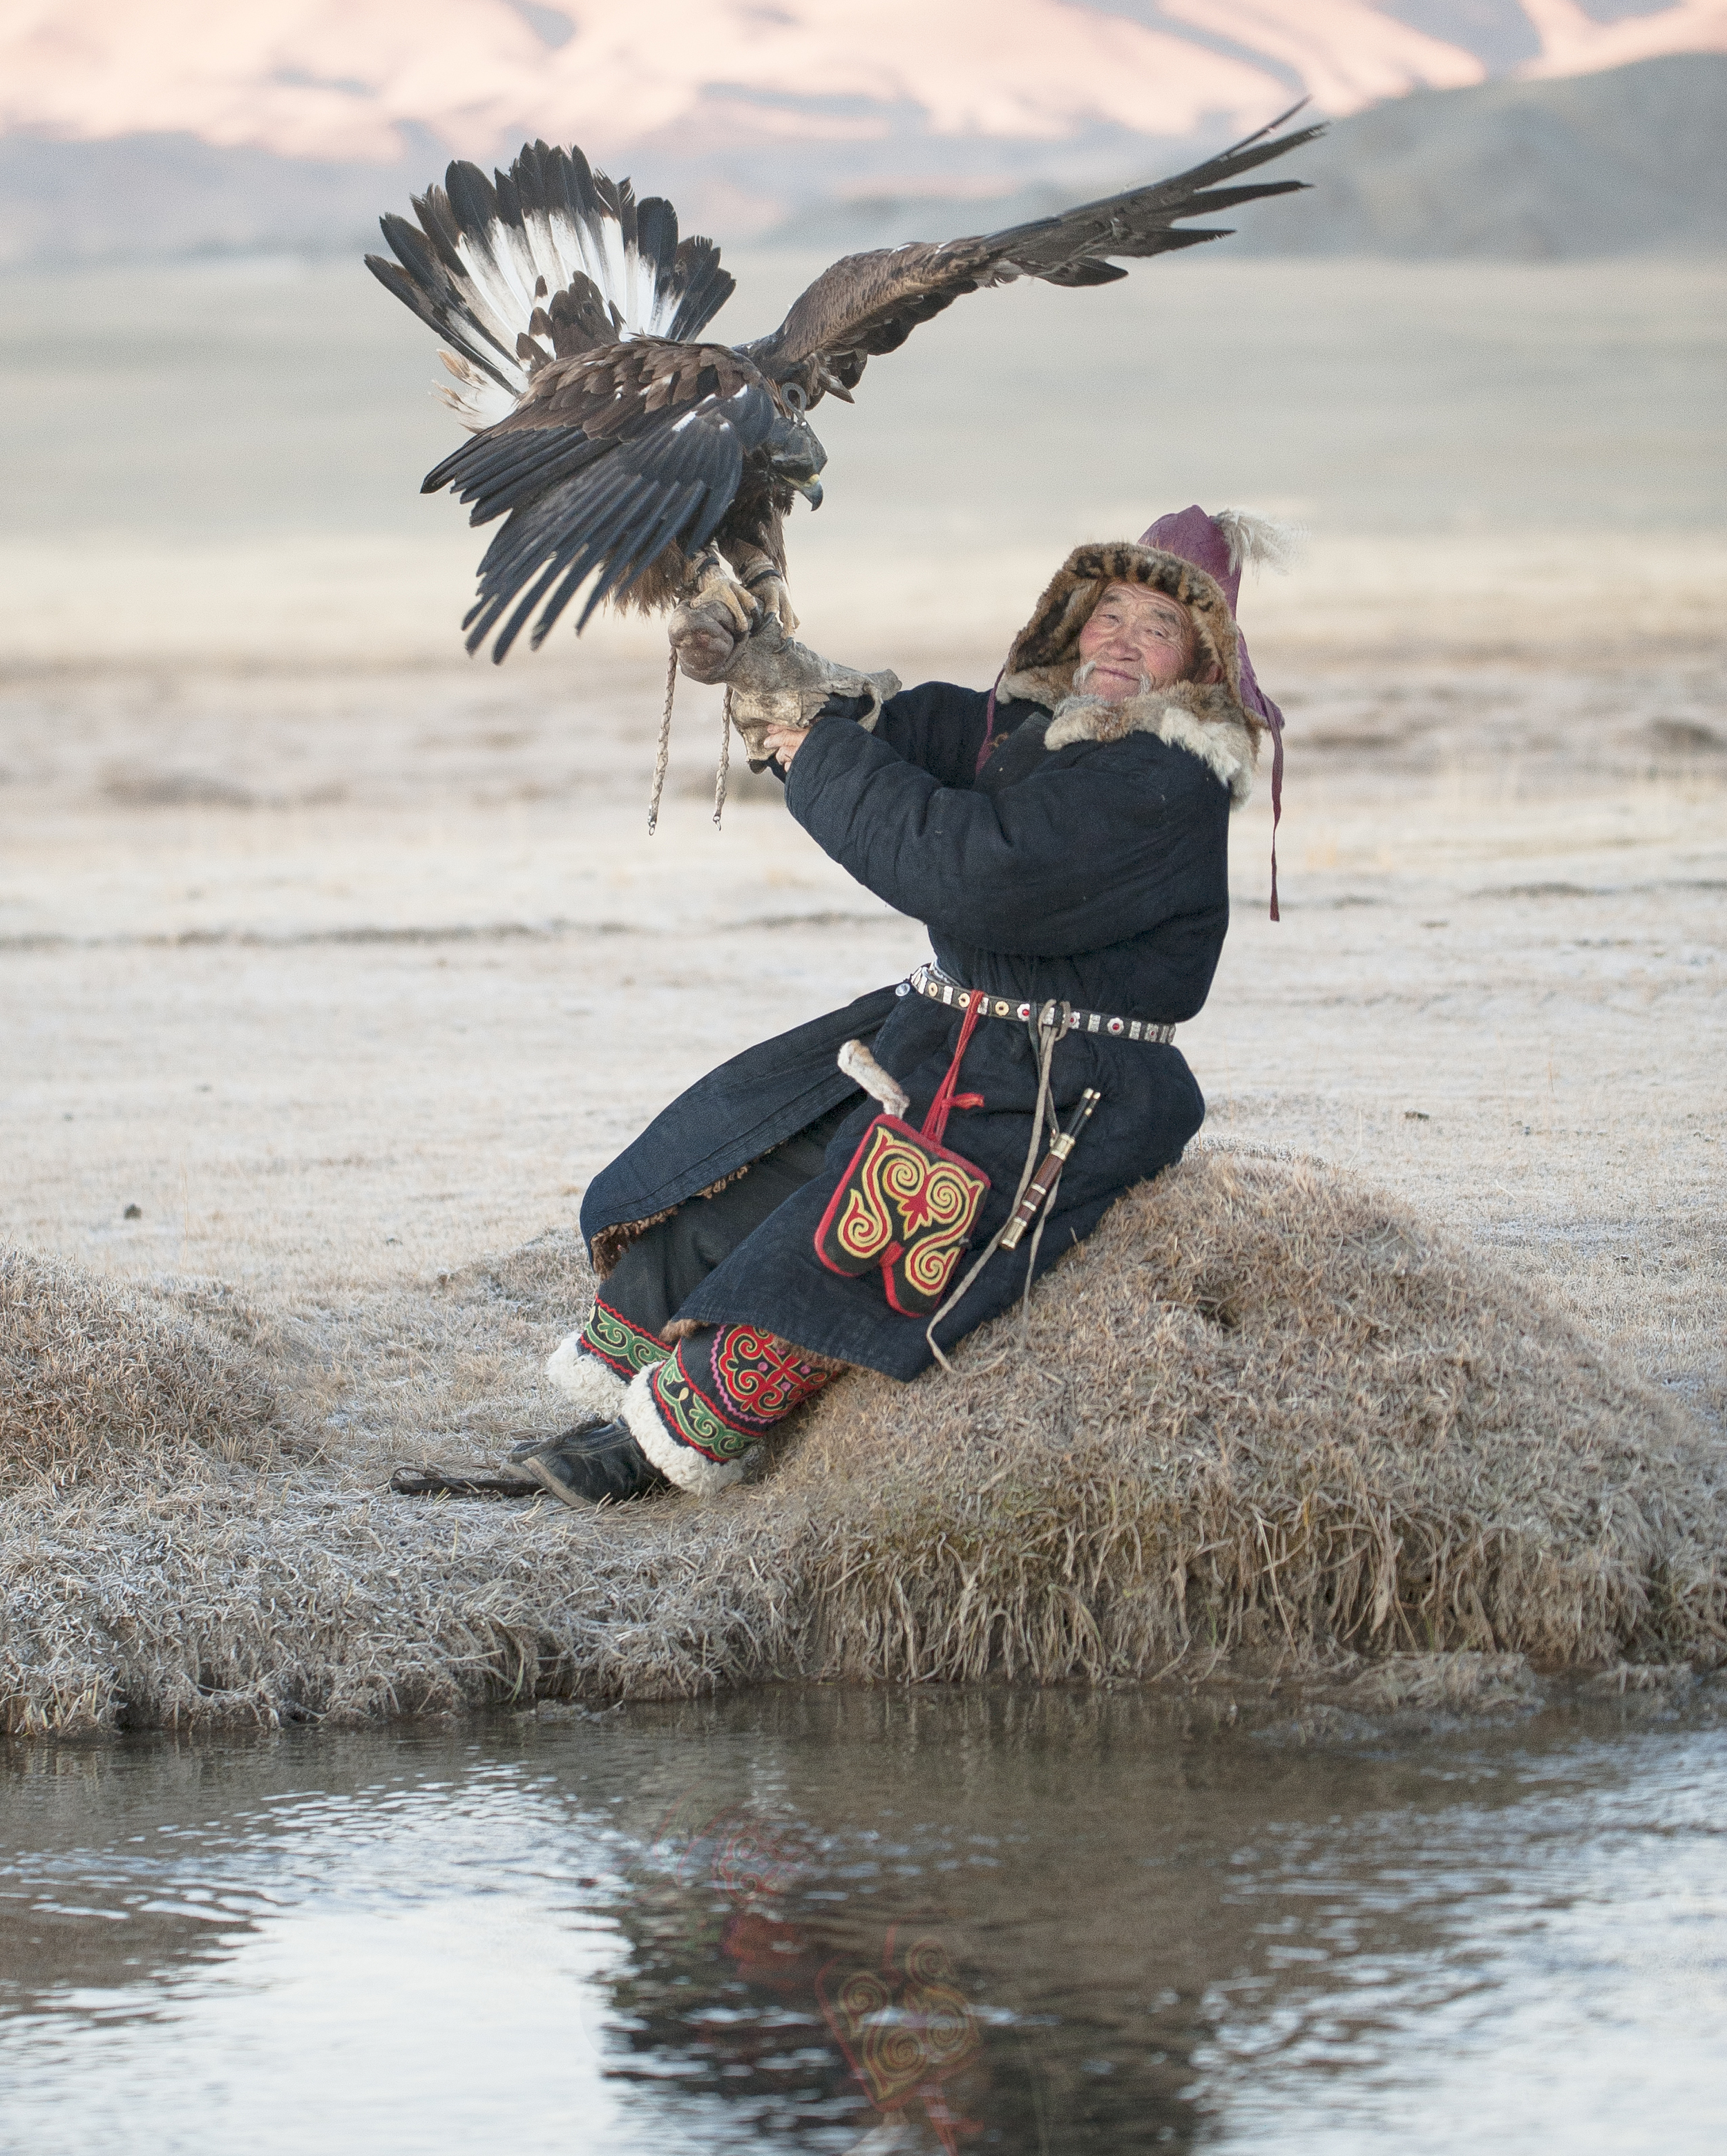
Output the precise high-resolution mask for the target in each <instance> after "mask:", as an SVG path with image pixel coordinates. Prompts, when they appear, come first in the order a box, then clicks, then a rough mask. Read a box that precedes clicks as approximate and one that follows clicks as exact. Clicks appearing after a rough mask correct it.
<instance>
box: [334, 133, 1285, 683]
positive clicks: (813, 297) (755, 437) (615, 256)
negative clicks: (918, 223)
mask: <svg viewBox="0 0 1727 2156" xmlns="http://www.w3.org/2000/svg"><path fill="white" fill-rule="evenodd" d="M1299 109H1300V108H1299V107H1294V108H1293V109H1292V110H1291V111H1290V112H1286V113H1284V114H1283V115H1282V117H1281V118H1279V119H1277V120H1275V121H1272V123H1271V125H1270V126H1268V127H1265V128H1262V129H1261V130H1260V131H1258V132H1257V134H1254V135H1250V136H1247V137H1246V139H1245V140H1244V141H1241V142H1238V143H1236V145H1235V146H1233V147H1232V148H1231V149H1228V150H1226V151H1222V152H1221V155H1219V156H1217V157H1211V158H1208V159H1207V160H1206V161H1205V163H1203V164H1200V165H1195V167H1193V168H1192V169H1191V171H1189V172H1180V173H1178V174H1177V175H1176V176H1175V177H1174V178H1172V179H1167V180H1160V181H1158V182H1154V184H1153V185H1151V186H1149V187H1133V188H1130V189H1129V190H1128V192H1127V193H1124V194H1118V195H1110V196H1108V197H1106V198H1105V199H1104V200H1103V201H1102V202H1094V203H1085V204H1084V205H1083V206H1082V208H1078V209H1071V210H1067V211H1065V212H1064V213H1062V214H1061V216H1059V217H1044V218H1036V219H1034V220H1033V221H1032V222H1031V223H1028V224H1017V225H1013V226H1011V227H1010V228H1008V229H1007V230H1006V231H1005V232H994V233H989V234H983V235H980V236H979V237H977V238H975V239H949V240H944V241H943V242H941V243H940V244H926V243H924V242H922V241H913V242H912V243H910V244H907V245H906V246H903V247H893V248H881V249H876V250H875V251H873V252H872V253H870V254H848V255H846V257H845V258H844V259H842V260H840V261H838V262H835V264H833V265H832V266H831V267H830V268H829V269H824V270H823V272H822V273H821V275H820V276H819V277H818V278H817V279H816V280H815V283H814V284H813V285H810V288H809V289H808V290H807V291H805V292H804V294H803V295H801V296H800V297H799V299H798V300H796V301H795V303H794V305H793V307H792V310H791V311H790V313H789V314H788V315H787V316H786V318H785V320H784V321H783V322H782V323H781V324H780V326H779V328H778V329H777V330H774V331H772V332H771V333H770V334H769V335H768V336H764V337H758V338H757V339H756V340H755V341H754V342H753V343H751V344H743V345H726V344H713V343H707V342H705V341H702V331H703V330H704V329H706V327H707V325H708V323H709V322H710V321H712V319H713V317H714V316H715V315H716V314H717V313H718V311H719V310H720V308H721V307H722V305H724V303H725V301H726V300H727V298H729V296H730V295H731V293H732V290H733V287H734V280H733V279H732V276H731V275H730V274H729V273H728V272H727V271H726V270H724V269H722V268H721V267H720V254H719V249H718V248H717V247H716V246H715V245H714V244H713V242H712V240H711V239H683V240H681V239H679V238H678V228H677V214H676V211H675V210H674V209H673V208H672V206H671V203H669V202H666V201H665V200H663V199H662V198H660V197H659V196H657V195H655V196H650V198H648V199H646V200H645V201H643V202H638V201H637V200H636V198H635V193H634V192H633V190H632V188H631V187H630V182H629V181H628V180H622V181H615V182H614V181H612V180H609V179H608V178H607V177H606V176H605V174H604V172H598V171H596V170H595V169H594V167H591V166H590V165H589V162H588V161H587V159H586V158H585V157H583V155H582V152H581V151H579V150H578V149H574V148H572V149H569V150H556V149H550V148H548V147H547V145H546V144H545V143H543V142H535V143H532V144H527V145H524V146H523V148H522V153H521V155H520V156H519V157H517V159H516V161H515V162H514V163H513V164H512V165H511V167H510V169H509V171H508V172H497V173H495V174H494V176H493V177H492V178H491V179H490V180H488V179H487V178H486V176H485V174H484V173H483V172H481V171H480V169H479V167H477V166H475V165H470V164H467V163H458V164H453V165H451V166H450V169H449V172H448V173H447V174H446V176H445V183H444V185H443V186H442V187H429V188H428V189H427V190H426V192H425V193H424V194H423V195H416V196H414V198H413V203H414V212H415V214H416V216H417V217H418V218H419V225H418V228H416V227H415V226H414V225H412V224H410V223H409V222H408V220H407V219H406V218H402V217H397V216H395V215H393V214H392V215H389V216H387V217H385V218H383V219H382V220H381V222H382V224H383V234H384V238H385V239H387V240H388V242H389V244H390V249H391V251H392V252H393V254H394V255H395V258H396V259H395V260H394V261H393V262H391V261H387V260H385V259H383V256H381V255H377V254H368V256H367V257H366V262H367V266H368V268H369V269H371V271H372V273H373V275H374V276H376V277H377V278H378V280H380V282H381V283H383V285H386V286H388V289H389V290H391V291H392V292H393V293H394V294H395V295H396V297H397V298H398V300H401V301H402V302H403V305H405V306H409V307H411V308H412V309H413V310H414V313H415V314H417V315H418V316H419V318H420V319H421V321H424V322H426V323H428V324H429V325H430V326H431V327H432V328H433V329H434V330H435V331H437V332H438V334H439V336H440V337H442V338H443V340H444V341H445V344H446V345H447V346H450V350H449V351H448V352H443V353H441V354H440V355H439V357H441V358H442V359H443V362H444V364H445V366H446V367H448V368H449V369H450V372H451V373H452V374H454V375H455V377H456V380H457V382H459V383H460V388H458V389H456V390H454V391H450V390H446V391H445V392H444V395H445V400H446V401H447V402H448V403H450V405H451V406H452V407H453V408H454V409H455V412H456V413H457V414H458V416H459V417H460V418H461V420H462V421H463V423H464V424H465V425H466V426H467V427H468V428H470V429H471V430H472V438H471V439H470V440H469V441H467V442H465V443H464V444H463V445H462V446H461V448H460V449H457V450H456V451H455V453H454V454H453V455H450V456H448V457H446V458H445V459H444V461H443V463H442V464H440V465H439V466H438V467H437V468H436V470H434V471H432V472H430V473H429V474H428V475H427V476H426V479H425V480H424V484H423V485H422V488H421V491H422V492H423V493H428V494H429V493H431V492H432V491H434V490H435V489H437V488H439V487H444V486H448V487H450V489H451V490H453V491H455V492H457V493H459V494H460V498H461V500H463V501H465V502H467V503H470V504H471V505H472V514H471V517H470V521H471V522H473V523H475V524H488V523H490V522H491V521H493V519H495V518H496V517H499V516H502V517H504V519H505V522H504V525H503V528H502V529H501V531H499V532H498V533H497V535H496V537H494V539H493V540H492V542H491V545H490V546H489V547H487V548H486V554H485V557H484V558H483V559H482V560H481V564H480V590H479V597H478V598H477V599H476V600H475V603H474V605H473V607H472V608H471V609H470V612H469V613H468V615H467V617H466V619H465V621H464V622H463V624H462V626H463V627H464V629H466V631H467V633H468V634H467V648H468V649H469V650H470V652H474V651H477V650H478V649H480V647H481V645H482V644H484V643H485V641H486V639H487V637H489V636H490V637H492V638H493V643H492V657H493V659H494V660H501V659H502V658H503V656H504V654H506V652H507V651H508V650H509V649H510V647H511V644H513V643H514V642H515V640H516V639H517V636H518V635H519V634H521V632H522V629H523V627H524V626H525V625H526V624H527V622H528V621H529V620H530V619H532V618H533V616H534V614H535V613H536V610H537V613H538V619H537V621H536V622H535V624H534V629H533V636H532V642H533V644H534V646H535V648H536V649H537V648H538V646H539V645H540V644H542V643H543V642H544V640H545V638H546V636H547V632H548V631H549V630H550V629H551V628H552V625H553V623H554V622H555V621H556V620H557V619H558V616H559V615H560V614H561V613H563V610H564V608H566V607H567V606H568V604H569V603H570V601H571V600H572V599H573V598H574V597H575V595H576V593H577V592H578V589H579V588H580V587H581V586H582V584H583V583H584V582H585V581H586V579H587V578H588V577H590V576H594V577H595V581H594V587H593V589H592V590H591V591H590V593H589V596H588V599H587V603H586V604H585V606H584V607H583V610H582V616H581V620H580V621H579V622H578V624H577V628H578V633H579V631H580V629H582V628H583V627H584V626H585V625H586V624H587V622H588V619H589V616H590V615H591V614H592V613H593V612H594V608H596V607H598V606H599V605H600V604H601V603H602V602H603V601H604V600H606V599H614V600H615V601H617V602H619V603H623V602H625V601H629V602H630V603H635V604H636V605H638V606H640V607H641V608H643V609H644V610H645V611H651V610H654V609H656V608H661V607H665V606H669V605H671V604H674V603H676V602H677V601H679V600H680V599H685V598H689V597H690V596H691V593H692V592H694V591H695V590H696V588H698V586H699V588H701V590H702V593H704V595H706V594H709V593H716V594H717V597H718V598H720V599H722V600H723V601H725V603H727V604H729V605H730V606H731V607H732V610H733V612H734V613H738V617H739V621H740V626H747V624H748V619H751V618H753V608H754V607H757V606H761V607H765V608H769V609H771V610H773V611H774V612H777V613H779V616H780V619H781V620H782V621H783V622H784V624H785V625H786V627H787V628H788V629H789V628H792V627H794V626H795V623H796V617H795V615H794V613H792V610H791V604H790V599H789V594H788V593H787V592H786V590H785V586H784V577H785V539H784V518H785V516H786V515H787V513H788V512H789V510H790V508H791V506H792V501H793V497H794V495H798V494H802V495H805V496H807V498H808V499H809V500H810V502H811V504H812V505H814V504H817V503H819V502H820V500H821V483H820V478H819V476H818V475H819V474H820V471H821V469H822V467H823V465H825V463H826V461H827V453H826V451H825V449H823V448H822V445H821V444H820V440H819V439H817V437H816V434H815V430H814V429H812V428H811V426H810V421H809V413H810V410H811V408H813V407H814V406H815V405H816V404H819V403H820V402H821V400H822V398H824V397H825V396H829V395H832V396H835V397H840V398H845V400H846V402H847V403H851V393H852V391H853V390H854V389H855V388H856V387H857V384H858V382H859V380H860V378H861V376H862V374H863V371H864V368H865V367H866V364H867V362H869V361H870V359H871V358H872V357H875V356H876V354H878V353H881V352H893V351H896V350H897V348H898V347H899V346H901V345H902V344H903V343H904V342H905V341H906V339H907V337H908V336H910V335H911V333H912V331H913V330H914V329H915V328H916V327H917V324H918V323H919V322H927V321H929V320H930V319H931V317H932V316H935V315H938V314H940V313H941V311H942V310H943V308H944V307H948V306H951V305H953V301H954V300H957V299H958V298H959V296H960V295H961V294H962V293H964V292H974V291H977V290H979V288H980V287H983V286H987V285H1005V284H1008V283H1010V282H1011V281H1012V280H1014V279H1015V278H1016V277H1039V278H1041V279H1042V280H1043V281H1044V282H1045V283H1046V284H1047V285H1107V284H1109V283H1112V282H1113V280H1115V279H1116V278H1118V277H1124V276H1126V275H1127V272H1126V270H1125V269H1122V268H1120V267H1119V266H1118V264H1116V263H1115V262H1114V261H1113V260H1112V259H1110V258H1111V257H1112V256H1116V255H1125V256H1130V257H1131V256H1139V255H1148V254H1164V253H1166V252H1168V251H1169V249H1173V248H1177V247H1195V246H1198V245H1199V244H1200V243H1201V242H1203V241H1205V240H1208V239H1223V238H1225V237H1226V230H1223V229H1219V228H1205V229H1200V230H1198V231H1178V230H1177V229H1176V226H1177V225H1178V223H1180V222H1181V221H1182V220H1183V219H1185V218H1191V217H1196V216H1202V215H1205V214H1206V213H1214V212H1216V211H1219V210H1225V209H1229V208H1233V207H1235V206H1236V204H1238V203H1246V202H1253V201H1256V200H1257V199H1258V198H1261V197H1262V196H1266V195H1280V194H1290V193H1295V192H1296V191H1297V190H1298V189H1299V188H1300V187H1302V186H1303V182H1300V181H1298V180H1272V181H1258V182H1253V183H1252V184H1251V185H1248V186H1237V185H1235V184H1232V182H1235V181H1236V179H1237V177H1239V175H1241V173H1243V172H1251V171H1252V170H1253V168H1254V167H1257V166H1259V165H1262V164H1265V163H1266V162H1267V161H1268V160H1270V159H1271V158H1273V157H1282V155H1283V154H1284V153H1285V151H1289V150H1293V149H1295V148H1297V147H1298V146H1299V145H1301V144H1302V143H1304V142H1309V141H1312V140H1313V137H1314V136H1316V135H1318V134H1319V133H1320V132H1322V130H1321V129H1320V128H1318V127H1312V126H1310V127H1305V128H1302V129H1300V130H1298V131H1296V132H1294V133H1293V134H1287V135H1279V134H1278V133H1277V130H1278V129H1279V128H1281V127H1282V126H1284V125H1285V124H1286V123H1287V122H1288V121H1289V120H1290V119H1291V118H1293V115H1294V112H1295V111H1297V110H1299ZM727 564H729V571H730V573H728V572H727ZM595 572H598V573H597V575H596V573H595ZM734 576H735V578H736V579H737V582H736V583H734V581H733V577H734ZM738 583H741V584H742V585H743V588H744V589H743V593H739V592H738ZM494 632H496V634H494Z"/></svg>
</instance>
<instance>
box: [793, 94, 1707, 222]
mask: <svg viewBox="0 0 1727 2156" xmlns="http://www.w3.org/2000/svg"><path fill="white" fill-rule="evenodd" d="M1724 141H1727V56H1724V55H1722V54H1713V53H1699V54H1676V55H1673V56H1671V57H1667V58H1662V59H1651V60H1642V61H1638V62H1637V63H1636V64H1634V65H1632V66H1630V67H1622V68H1616V69H1611V71H1609V72H1607V73H1605V74H1591V75H1581V76H1576V77H1573V78H1570V79H1567V80H1559V81H1543V82H1492V83H1483V84H1481V85H1477V86H1476V87H1474V88H1472V89H1467V90H1425V91H1423V90H1418V91H1416V92H1414V93H1413V94H1411V95H1410V96H1407V97H1401V98H1398V99H1395V100H1392V101H1391V102H1390V103H1387V104H1385V105H1376V106H1375V107H1374V108H1373V110H1370V111H1368V112H1359V113H1356V114H1354V115H1352V116H1351V117H1350V118H1349V119H1347V120H1339V121H1336V122H1334V125H1333V126H1332V130H1331V132H1330V134H1329V136H1327V137H1326V138H1325V140H1324V141H1322V142H1319V143H1317V144H1315V145H1314V146H1313V148H1312V149H1310V150H1308V151H1303V152H1302V154H1301V156H1300V157H1299V159H1298V160H1292V161H1291V166H1290V171H1291V173H1292V176H1293V177H1299V178H1302V179H1304V180H1307V181H1309V182H1311V183H1312V186H1313V193H1311V194H1306V195H1300V196H1298V197H1296V198H1294V199H1293V200H1289V201H1283V202H1275V203H1262V204H1258V205H1256V206H1255V207H1253V208H1250V209H1246V210H1244V211H1242V212H1241V213H1240V214H1239V219H1238V222H1237V223H1236V231H1237V237H1236V239H1233V240H1231V242H1230V248H1231V252H1232V253H1240V254H1285V255H1288V254H1377V255H1391V256H1402V257H1406V258H1412V259H1421V258H1423V257H1428V256H1457V255H1474V256H1486V257H1498V258H1501V259H1509V260H1515V261H1545V260H1559V259H1572V258H1577V257H1584V256H1589V255H1600V254H1650V253H1656V252H1661V251H1664V250H1668V249H1680V250H1684V251H1703V250H1723V249H1727V157H1724V156H1723V152H1722V145H1723V143H1724ZM1157 169H1158V168H1157V167H1149V166H1148V167H1142V168H1141V169H1140V170H1138V172H1134V173H1133V174H1131V175H1129V174H1126V173H1121V172H1116V173H1113V174H1112V175H1110V176H1109V177H1108V179H1107V180H1105V181H1100V182H1099V183H1098V184H1097V185H1096V186H1094V187H1091V188H1089V189H1087V190H1086V191H1085V193H1077V192H1076V191H1075V190H1073V189H1072V188H1071V187H1067V188H1055V187H1049V186H1047V185H1041V186H1033V187H1025V188H1023V189H1020V190H1019V191H1018V192H1017V193H1014V194H1011V195H1005V196H1001V197H998V198H992V199H989V200H986V201H970V202H964V203H955V202H953V200H952V199H951V198H945V199H944V198H934V197H924V198H918V199H912V198H901V199H892V198H881V197H876V198H870V199H867V200H857V201H853V202H849V203H846V202H841V203H812V204H810V206H809V207H808V208H805V209H804V210H802V211H800V212H799V213H798V214H797V215H795V216H794V217H791V218H786V219H785V220H784V222H783V223H781V224H780V225H779V227H778V228H776V229H775V230H774V232H773V233H772V234H770V235H769V237H770V239H772V240H774V242H776V243H778V244H782V245H808V246H810V247H815V248H833V249H835V250H836V251H838V250H840V249H847V248H859V247H881V246H892V245H896V244H898V242H900V241H901V240H903V239H948V238H951V237H952V236H953V234H956V233H961V232H979V231H984V232H987V231H989V230H991V229H992V228H1000V227H1002V226H1004V225H1007V224H1010V223H1015V222H1017V221H1018V220H1020V219H1022V218H1034V217H1042V216H1047V215H1048V214H1050V213H1051V212H1052V211H1054V210H1056V209H1061V208H1067V206H1068V205H1069V204H1070V203H1075V202H1079V201H1082V200H1084V199H1085V198H1086V195H1087V194H1091V195H1097V194H1101V193H1107V192H1108V190H1109V189H1110V188H1111V187H1118V186H1124V185H1126V184H1128V182H1129V180H1130V179H1131V178H1150V177H1154V173H1155V172H1156V170H1157Z"/></svg>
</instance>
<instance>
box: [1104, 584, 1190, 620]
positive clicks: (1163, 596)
mask: <svg viewBox="0 0 1727 2156" xmlns="http://www.w3.org/2000/svg"><path fill="white" fill-rule="evenodd" d="M1108 606H1115V607H1119V608H1121V609H1122V610H1123V613H1128V614H1139V615H1149V614H1161V615H1167V616H1168V618H1169V619H1170V620H1172V621H1179V622H1180V623H1181V624H1183V625H1184V626H1190V624H1191V623H1192V620H1193V617H1192V615H1191V614H1190V613H1189V612H1188V610H1187V608H1185V606H1183V604H1182V603H1181V602H1180V599H1172V598H1170V597H1169V593H1167V592H1160V591H1159V590H1158V588H1156V586H1155V585H1154V584H1123V583H1108V584H1106V585H1105V586H1104V587H1103V592H1102V593H1101V595H1100V596H1099V598H1098V600H1097V606H1096V607H1095V608H1093V609H1092V611H1093V613H1101V612H1102V610H1103V608H1105V607H1108Z"/></svg>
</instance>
